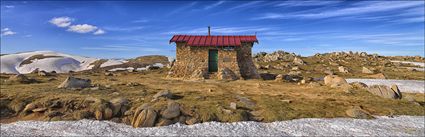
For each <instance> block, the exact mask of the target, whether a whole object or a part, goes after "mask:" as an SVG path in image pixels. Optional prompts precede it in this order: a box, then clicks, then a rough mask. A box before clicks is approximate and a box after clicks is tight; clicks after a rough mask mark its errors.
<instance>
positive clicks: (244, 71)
mask: <svg viewBox="0 0 425 137" xmlns="http://www.w3.org/2000/svg"><path fill="white" fill-rule="evenodd" d="M173 42H174V43H175V45H176V61H175V62H174V65H173V67H172V68H171V70H170V72H169V74H168V77H171V78H183V79H226V80H236V79H257V78H260V76H259V75H258V73H257V69H256V67H255V65H254V62H253V61H252V51H251V50H252V47H253V45H254V43H257V44H258V40H257V37H256V36H255V35H225V36H223V35H210V31H209V29H208V35H174V36H173V37H172V38H171V40H170V43H173Z"/></svg>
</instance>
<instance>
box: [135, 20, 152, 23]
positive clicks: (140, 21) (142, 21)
mask: <svg viewBox="0 0 425 137" xmlns="http://www.w3.org/2000/svg"><path fill="white" fill-rule="evenodd" d="M131 22H132V23H146V22H149V20H147V19H138V20H133V21H131Z"/></svg>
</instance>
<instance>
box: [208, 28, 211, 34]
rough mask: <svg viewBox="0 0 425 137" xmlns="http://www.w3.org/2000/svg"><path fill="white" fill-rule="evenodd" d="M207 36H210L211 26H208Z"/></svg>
mask: <svg viewBox="0 0 425 137" xmlns="http://www.w3.org/2000/svg"><path fill="white" fill-rule="evenodd" d="M208 36H211V27H210V26H208Z"/></svg>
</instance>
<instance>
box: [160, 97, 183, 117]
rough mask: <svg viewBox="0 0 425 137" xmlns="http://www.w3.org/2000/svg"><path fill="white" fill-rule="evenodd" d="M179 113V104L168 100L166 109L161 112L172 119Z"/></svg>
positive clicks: (163, 115)
mask: <svg viewBox="0 0 425 137" xmlns="http://www.w3.org/2000/svg"><path fill="white" fill-rule="evenodd" d="M179 115H180V104H179V103H177V102H174V101H171V102H168V105H167V109H165V110H164V111H162V112H161V116H162V117H164V118H166V119H172V118H175V117H178V116H179Z"/></svg>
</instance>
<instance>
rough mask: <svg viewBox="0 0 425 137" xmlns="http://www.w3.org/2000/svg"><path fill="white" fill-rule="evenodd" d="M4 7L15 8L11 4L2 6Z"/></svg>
mask: <svg viewBox="0 0 425 137" xmlns="http://www.w3.org/2000/svg"><path fill="white" fill-rule="evenodd" d="M4 7H5V8H8V9H12V8H15V6H13V5H6V6H4Z"/></svg>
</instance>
